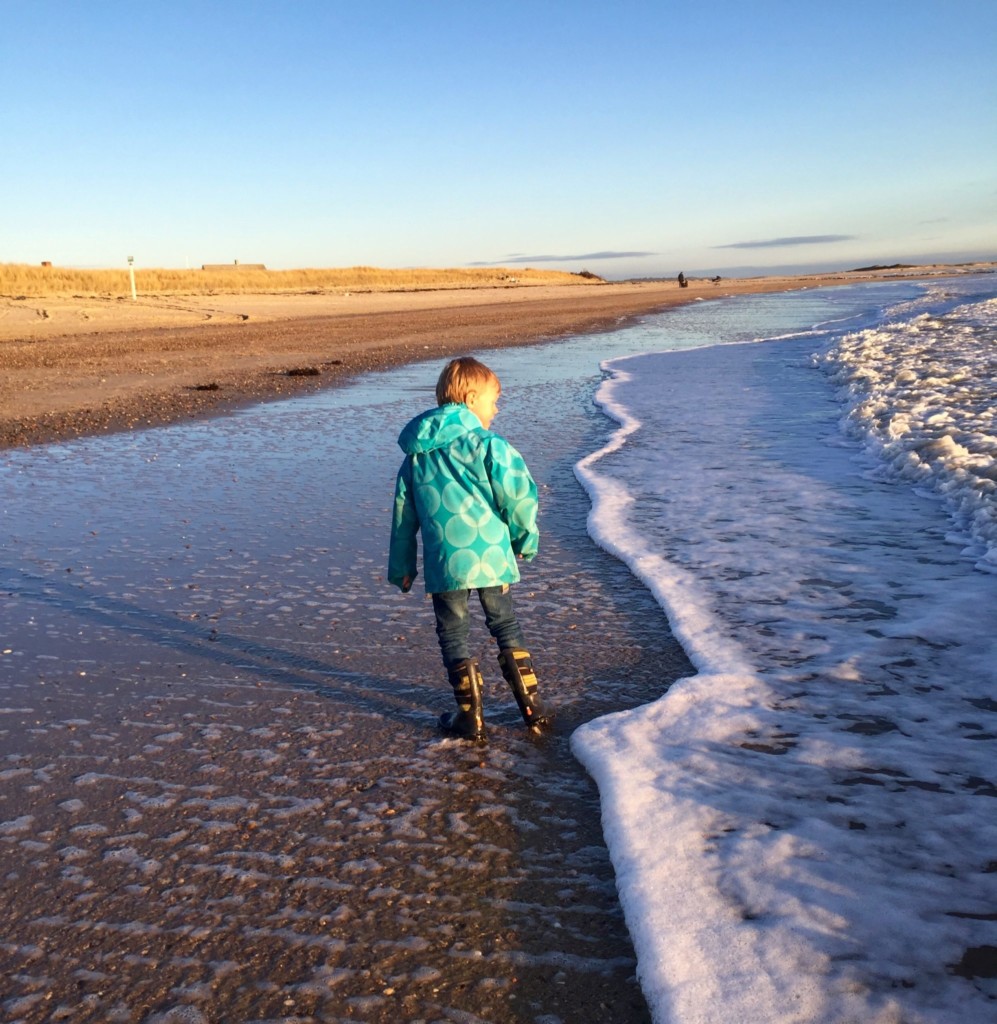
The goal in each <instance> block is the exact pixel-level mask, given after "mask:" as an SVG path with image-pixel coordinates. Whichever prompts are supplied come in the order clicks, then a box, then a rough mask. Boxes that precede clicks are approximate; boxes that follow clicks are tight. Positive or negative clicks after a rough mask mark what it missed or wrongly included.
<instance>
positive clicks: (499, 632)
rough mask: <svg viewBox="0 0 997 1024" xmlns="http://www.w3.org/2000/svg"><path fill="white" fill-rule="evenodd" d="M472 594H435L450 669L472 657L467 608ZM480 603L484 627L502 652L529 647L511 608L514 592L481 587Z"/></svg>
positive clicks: (445, 659) (442, 648)
mask: <svg viewBox="0 0 997 1024" xmlns="http://www.w3.org/2000/svg"><path fill="white" fill-rule="evenodd" d="M470 593H471V591H470V590H448V591H446V593H443V594H433V611H434V612H436V635H437V636H438V637H439V640H440V652H441V653H442V655H443V664H444V665H445V666H446V667H447V669H451V668H453V666H454V665H456V664H457V662H459V661H464V660H465V659H466V658H470V657H471V647H470V637H471V616H470V613H469V612H468V608H467V599H468V597H469V595H470ZM478 600H479V601H480V602H481V609H482V611H484V613H485V625H486V626H487V627H488V632H489V633H491V635H492V636H493V637H495V639H496V640H497V641H498V645H499V650H504V649H505V648H506V647H520V648H523V647H525V646H526V641H525V640H524V639H523V631H522V630H521V629H520V628H519V622H518V621H517V620H516V613H515V612H514V611H513V608H512V590H511V589H510V588H509V587H508V586H502V587H482V588H481V589H480V590H479V591H478Z"/></svg>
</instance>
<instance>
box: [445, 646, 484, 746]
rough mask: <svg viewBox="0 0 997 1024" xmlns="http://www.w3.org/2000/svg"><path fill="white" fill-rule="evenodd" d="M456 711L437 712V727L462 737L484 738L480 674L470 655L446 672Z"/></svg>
mask: <svg viewBox="0 0 997 1024" xmlns="http://www.w3.org/2000/svg"><path fill="white" fill-rule="evenodd" d="M448 675H449V676H450V685H451V686H452V687H453V695H454V700H456V701H457V708H458V710H457V711H447V712H446V713H445V714H442V715H440V728H441V729H442V730H443V731H444V732H446V733H449V734H450V735H451V736H458V737H460V738H461V739H464V740H481V739H484V738H485V716H484V711H483V709H482V706H481V673H480V672H479V671H478V663H477V661H475V660H474V658H467V659H465V660H464V661H458V662H457V664H456V665H454V666H453V668H451V669H450V670H449V672H448Z"/></svg>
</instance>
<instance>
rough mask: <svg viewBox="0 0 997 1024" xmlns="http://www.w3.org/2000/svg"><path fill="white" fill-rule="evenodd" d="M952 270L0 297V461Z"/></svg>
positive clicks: (928, 269) (932, 275) (922, 269)
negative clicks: (726, 309)
mask: <svg viewBox="0 0 997 1024" xmlns="http://www.w3.org/2000/svg"><path fill="white" fill-rule="evenodd" d="M954 272H957V271H956V270H955V268H928V267H922V268H911V269H910V271H909V272H905V273H903V274H900V273H898V272H897V271H895V270H882V271H873V272H863V273H860V274H859V273H849V274H848V275H844V274H841V273H837V274H827V275H820V276H817V275H800V276H798V277H765V278H750V279H736V278H735V279H730V280H721V281H720V282H717V283H714V282H712V281H709V280H691V281H690V282H689V286H688V287H687V288H681V289H680V288H679V286H678V284H677V282H674V281H665V282H640V283H617V284H613V283H605V284H572V285H528V286H521V287H508V288H495V287H489V288H472V289H468V288H460V289H439V290H412V291H406V292H364V293H359V294H357V293H341V294H324V295H316V294H310V295H302V294H298V295H293V294H287V295H274V294H265V295H264V294H248V295H245V294H231V295H211V296H190V295H187V296H155V297H150V296H143V297H142V299H141V301H139V302H137V303H134V304H133V303H131V302H129V301H127V300H123V299H120V298H109V297H104V298H94V297H85V296H75V297H67V296H51V297H47V298H40V299H30V298H26V297H18V298H11V297H0V371H3V377H2V379H0V448H16V447H27V446H32V445H37V444H46V443H50V442H57V441H66V440H70V439H72V438H76V437H82V436H88V435H95V434H107V433H118V432H127V431H131V430H144V429H149V428H152V427H157V426H164V425H167V424H170V423H176V422H183V421H189V420H193V419H199V418H205V417H210V416H218V415H224V414H226V413H228V412H231V411H233V410H234V409H237V408H240V407H244V406H246V405H249V404H253V403H256V402H264V401H273V400H278V399H282V398H289V397H293V396H295V395H299V394H303V393H308V392H312V391H316V390H318V389H321V388H326V387H330V386H335V385H337V384H342V383H344V382H345V381H347V380H350V379H352V378H354V377H356V376H357V375H358V374H361V373H365V372H369V371H374V370H379V369H385V368H388V367H392V366H397V365H401V364H403V363H411V362H418V361H422V360H429V359H445V358H449V357H451V356H453V355H459V354H463V353H466V352H473V351H475V350H478V349H482V348H497V347H512V346H519V345H531V344H536V343H538V342H541V341H551V340H555V339H557V338H560V337H567V336H570V335H576V334H584V333H591V332H597V331H603V330H611V329H615V328H617V327H619V326H621V325H623V324H625V323H627V322H629V321H632V320H634V319H636V318H638V317H640V316H644V315H647V314H650V313H653V312H658V311H660V310H663V309H667V308H669V307H671V306H676V305H681V304H684V303H688V302H694V301H704V300H709V299H718V298H724V297H728V296H731V295H745V294H754V293H763V292H780V291H792V290H796V289H802V288H817V287H835V286H842V285H846V284H852V283H860V282H868V281H884V282H885V281H895V280H897V279H898V278H904V279H912V280H913V279H923V278H927V277H937V276H942V275H943V274H945V273H948V274H951V273H954Z"/></svg>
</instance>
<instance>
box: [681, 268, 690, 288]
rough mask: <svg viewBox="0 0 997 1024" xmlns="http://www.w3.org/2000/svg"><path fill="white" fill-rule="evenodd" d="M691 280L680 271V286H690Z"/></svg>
mask: <svg viewBox="0 0 997 1024" xmlns="http://www.w3.org/2000/svg"><path fill="white" fill-rule="evenodd" d="M688 287H689V282H688V281H687V280H686V279H685V274H683V273H682V272H681V271H679V288H688Z"/></svg>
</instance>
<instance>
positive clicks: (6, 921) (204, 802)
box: [0, 335, 689, 1024]
mask: <svg viewBox="0 0 997 1024" xmlns="http://www.w3.org/2000/svg"><path fill="white" fill-rule="evenodd" d="M619 344H621V341H620V340H619V339H618V338H617V337H616V336H614V335H610V336H602V337H589V338H585V339H579V340H578V341H577V342H574V341H573V342H570V343H562V344H558V345H555V346H546V347H543V348H539V349H530V350H516V351H511V350H506V351H503V352H498V353H494V356H489V361H490V362H491V363H492V364H493V365H494V367H495V369H496V370H497V371H498V372H499V374H500V376H501V377H502V379H503V385H504V397H503V401H502V407H501V412H500V416H499V418H498V420H497V421H496V424H495V427H496V429H498V430H500V431H502V432H504V433H506V434H507V436H509V438H510V439H511V440H512V441H513V442H514V443H515V444H516V445H517V446H518V447H519V448H520V449H521V450H522V451H523V453H524V455H525V456H526V458H527V460H528V462H529V463H530V465H531V468H532V469H533V471H534V475H535V476H536V478H537V480H538V482H539V484H540V486H541V501H542V507H543V513H542V521H541V530H542V535H543V537H542V549H541V557H540V558H539V559H538V561H537V562H535V563H533V564H532V565H530V566H527V567H526V568H525V570H524V581H523V583H521V584H520V585H519V586H518V588H517V602H518V608H519V610H520V614H521V618H522V621H523V624H524V627H525V630H526V634H527V636H528V637H530V638H532V643H531V646H532V647H533V649H534V653H535V655H536V660H537V663H538V667H539V669H540V673H541V681H542V685H543V687H544V691H545V695H546V696H548V697H549V698H551V699H552V700H553V702H554V703H555V704H556V706H557V707H558V711H559V720H558V727H557V730H556V732H555V733H554V734H553V735H552V736H549V737H547V738H545V739H543V740H540V741H536V740H533V739H530V738H529V737H528V736H527V735H526V734H525V732H524V730H523V729H522V727H521V726H520V725H519V723H518V717H517V712H516V710H515V706H514V704H513V702H512V700H511V698H510V696H509V694H508V693H507V691H506V690H505V685H504V683H502V681H501V677H500V674H499V672H498V670H497V666H496V665H495V661H494V656H493V652H492V651H491V650H490V648H489V644H490V642H489V641H488V638H487V634H486V633H485V632H484V630H483V628H482V627H480V623H479V625H478V633H477V634H476V636H477V638H478V641H479V642H480V645H481V654H482V663H483V668H484V670H485V675H486V700H487V704H486V714H487V719H488V724H489V727H490V741H489V743H488V744H487V745H486V746H484V747H470V746H467V745H464V744H461V743H458V742H455V741H451V740H445V739H441V738H440V737H439V735H438V734H437V733H436V731H435V728H434V720H435V716H436V715H437V714H438V713H439V712H440V711H441V710H445V709H447V708H448V707H449V706H450V701H451V698H450V696H449V688H448V687H447V686H446V684H445V679H444V676H443V673H442V670H441V668H440V666H439V661H438V657H439V656H438V652H437V648H436V640H435V636H434V634H433V629H432V621H433V620H432V612H431V606H430V604H429V602H428V600H426V599H425V597H424V596H423V595H422V594H421V593H418V592H417V591H418V588H419V583H417V584H416V592H413V594H411V595H408V596H404V597H403V596H402V595H400V594H399V593H397V591H394V590H392V589H391V588H389V587H387V585H386V584H385V582H384V578H383V572H384V560H385V554H386V551H385V549H386V540H387V530H388V505H389V502H390V498H391V491H392V486H393V477H394V473H395V471H396V469H397V466H398V463H399V461H400V458H401V453H400V451H399V450H398V449H397V447H396V446H395V441H394V438H395V435H396V433H397V430H398V429H399V428H400V427H401V425H403V424H404V423H405V422H406V421H407V419H408V418H409V417H410V415H411V414H412V413H413V412H415V411H418V410H419V409H421V408H423V407H425V406H426V405H429V404H432V384H433V381H434V378H435V374H436V372H438V369H439V367H438V366H437V365H435V364H433V365H417V366H414V367H409V368H405V369H402V370H398V371H392V372H390V373H387V374H382V375H377V376H373V377H370V378H366V379H365V380H364V381H362V382H360V383H358V384H357V385H354V386H352V387H349V388H343V389H339V390H336V391H331V392H328V393H325V394H322V395H316V396H312V397H311V398H307V399H301V400H295V401H290V402H284V403H277V404H273V405H269V406H263V407H259V408H256V409H251V410H245V411H243V412H241V413H239V414H238V415H236V416H233V417H230V418H226V419H221V420H214V421H209V422H204V423H199V424H193V425H186V426H178V427H172V428H168V429H163V430H156V431H149V432H147V433H143V434H136V435H127V436H117V437H107V438H94V439H89V440H84V441H80V442H76V443H73V444H67V445H53V446H48V447H44V448H39V449H35V450H31V451H20V452H8V453H5V454H4V455H3V456H2V457H0V467H2V474H3V476H2V494H3V522H4V530H5V538H6V539H5V542H4V546H3V558H2V562H0V593H2V594H3V595H4V597H5V598H6V600H5V601H4V606H3V611H2V613H0V616H2V620H0V623H2V625H0V628H2V635H3V640H2V647H0V649H2V650H3V651H4V653H3V654H2V655H0V844H2V849H3V851H4V855H5V870H4V880H5V884H4V887H3V893H2V896H0V929H2V938H0V965H2V971H3V976H4V977H5V978H6V979H7V982H6V984H5V987H4V990H3V992H2V999H0V1005H2V1007H3V1012H4V1014H5V1017H4V1019H7V1020H23V1021H42V1020H45V1021H48V1020H70V1019H71V1020H74V1021H85V1020H92V1021H136V1022H137V1021H174V1020H175V1021H201V1020H204V1021H214V1020H222V1019H225V1020H236V1019H237V1020H247V1021H248V1020H277V1019H279V1020H302V1021H310V1020H316V1021H319V1020H320V1021H335V1020H351V1021H352V1020H367V1021H398V1020H427V1021H428V1020H441V1019H447V1020H466V1021H473V1020H488V1021H495V1022H505V1021H509V1022H512V1021H530V1022H533V1021H541V1022H544V1024H553V1022H556V1021H566V1022H567V1021H571V1022H573V1024H574V1022H584V1021H604V1020H606V1019H609V1017H610V1016H611V1017H612V1019H613V1020H615V1021H644V1020H647V1019H648V1018H647V1009H646V1006H645V1004H644V1002H643V997H642V995H641V993H640V990H639V989H638V987H637V985H636V982H635V980H634V959H633V951H632V948H631V946H630V942H629V937H628V936H627V933H626V929H625V927H624V925H623V921H622V916H621V914H620V911H619V905H618V900H617V896H616V890H615V884H614V877H613V872H612V867H611V865H610V863H609V859H608V854H607V851H606V848H605V845H604V842H603V838H602V834H601V829H600V824H599V805H598V799H597V794H596V791H595V788H594V786H593V785H592V784H591V782H590V780H589V778H588V776H587V775H586V774H585V773H584V771H583V769H582V768H581V767H580V766H579V765H578V764H577V762H576V761H575V760H574V759H573V757H572V756H571V754H570V751H569V749H568V740H567V737H568V735H569V733H570V732H571V730H572V729H573V728H574V727H575V726H576V725H578V724H579V723H581V722H583V721H586V720H588V719H590V718H592V717H594V716H596V715H598V714H602V713H604V712H605V711H609V710H614V709H617V708H620V707H628V706H633V705H635V704H639V703H643V702H645V701H647V700H649V699H652V698H653V697H655V696H657V695H658V694H660V693H661V692H662V691H663V690H664V689H665V688H666V687H667V685H668V682H669V681H670V680H671V679H673V678H676V677H678V676H680V675H682V674H685V673H687V672H688V671H689V666H688V663H687V662H686V661H685V658H684V655H683V654H682V652H681V651H680V649H679V648H678V647H677V645H676V644H675V642H674V640H673V639H672V638H671V636H670V634H669V633H668V631H667V628H666V627H665V624H664V620H663V617H662V615H661V613H660V610H659V609H658V608H657V606H656V605H655V604H654V602H653V601H652V599H651V597H650V596H649V595H648V594H647V593H646V591H644V589H643V588H641V587H640V586H638V585H636V584H635V582H634V580H633V578H632V577H631V576H630V574H629V572H628V571H627V570H626V569H625V568H624V567H623V566H622V565H621V564H619V563H617V562H616V561H615V560H613V559H612V558H610V557H609V556H607V555H605V554H603V553H602V552H600V551H599V550H598V549H596V548H595V547H594V546H593V545H592V544H591V542H590V541H589V539H588V537H587V535H586V533H585V514H586V512H587V507H588V506H587V502H586V501H585V498H584V495H583V494H582V492H581V489H580V488H579V486H578V484H577V483H576V481H575V480H574V477H573V475H572V466H573V464H574V462H575V461H577V459H578V458H579V456H580V454H582V453H583V452H585V451H588V450H591V449H593V448H595V447H598V445H599V444H600V443H601V441H600V439H601V438H602V437H603V436H604V434H605V432H606V430H607V429H608V424H607V423H606V421H605V420H604V419H603V417H602V416H601V414H599V413H598V412H597V411H596V410H595V409H594V408H593V407H592V405H591V393H592V390H593V388H594V385H595V383H596V382H597V381H598V379H599V376H600V375H599V373H598V370H597V364H598V359H599V358H600V354H601V353H603V352H606V351H611V350H612V347H613V345H619ZM610 1008H611V1009H610Z"/></svg>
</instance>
